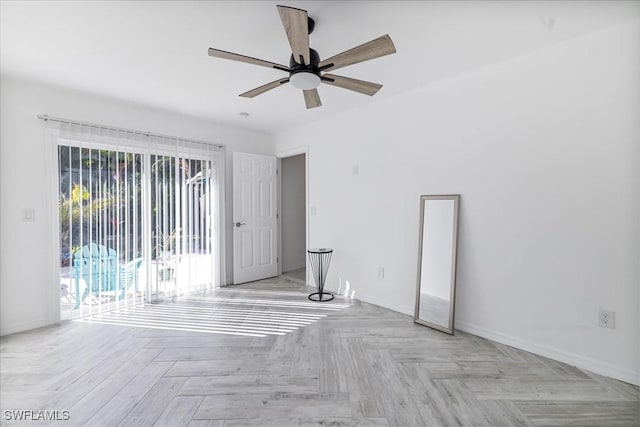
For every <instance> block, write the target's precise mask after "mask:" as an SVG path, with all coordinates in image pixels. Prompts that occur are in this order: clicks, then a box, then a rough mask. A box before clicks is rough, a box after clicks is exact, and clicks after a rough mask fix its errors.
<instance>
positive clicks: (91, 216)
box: [57, 139, 220, 319]
mask: <svg viewBox="0 0 640 427" xmlns="http://www.w3.org/2000/svg"><path fill="white" fill-rule="evenodd" d="M57 155H58V162H57V163H58V183H59V189H58V190H59V192H58V214H59V236H60V242H59V245H60V246H59V247H60V297H61V299H60V304H61V305H60V307H61V310H60V312H61V318H62V319H69V318H78V317H82V316H93V315H99V314H100V313H102V312H104V311H109V310H113V309H119V308H125V307H129V306H133V305H139V304H143V303H145V302H150V303H154V302H159V301H161V300H162V299H165V298H172V297H175V296H178V295H183V294H188V293H191V292H194V291H202V290H206V289H209V288H211V287H213V286H216V285H217V284H219V280H218V279H219V276H220V273H219V266H220V260H219V256H218V253H219V246H220V239H219V233H218V227H217V222H216V221H218V219H219V216H218V211H219V201H220V195H219V190H218V189H219V188H220V185H219V182H217V177H219V176H220V171H219V170H217V169H218V167H219V163H220V156H218V162H216V161H215V160H216V159H215V158H214V157H213V156H209V155H207V153H206V152H194V150H186V149H184V147H183V149H180V147H177V146H176V147H173V148H172V149H167V147H166V146H162V145H158V147H157V149H155V150H154V149H153V148H149V147H145V148H142V147H135V146H132V147H124V148H123V146H122V144H120V145H118V146H116V145H114V146H113V147H109V146H108V145H105V144H95V143H91V142H87V141H78V140H73V139H58V152H57ZM216 163H218V164H216Z"/></svg>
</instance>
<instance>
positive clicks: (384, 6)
mask: <svg viewBox="0 0 640 427" xmlns="http://www.w3.org/2000/svg"><path fill="white" fill-rule="evenodd" d="M276 4H284V5H287V6H293V7H298V8H301V9H305V10H308V12H309V15H310V16H311V17H313V18H314V19H315V20H316V29H315V31H314V33H313V34H312V35H311V36H310V40H311V47H313V48H314V49H316V50H317V51H318V52H319V53H320V56H321V58H327V57H329V56H332V55H334V54H336V53H339V52H342V51H344V50H347V49H349V48H351V47H354V46H356V45H359V44H361V43H364V42H367V41H369V40H371V39H374V38H376V37H378V36H380V35H383V34H389V35H390V36H391V38H392V39H393V41H394V43H395V46H396V48H397V51H398V52H397V54H395V55H390V56H387V57H383V58H378V59H375V60H372V61H369V62H365V63H361V64H356V65H353V66H350V67H347V68H344V69H341V70H339V72H337V73H336V74H339V75H344V76H347V77H355V78H359V79H362V80H368V81H372V82H376V83H381V84H383V85H384V87H383V88H382V90H381V91H380V92H379V93H378V94H377V95H375V96H374V97H368V96H366V95H361V94H358V93H355V92H351V91H348V90H344V89H340V88H336V87H332V86H329V85H322V86H321V87H320V89H319V91H320V97H321V99H322V103H323V106H322V107H320V108H316V109H313V110H306V109H305V106H304V100H303V97H302V94H301V93H300V91H299V90H297V89H295V88H293V87H292V86H291V85H285V86H283V87H281V88H277V89H274V90H272V91H270V92H267V93H265V94H263V95H261V96H258V97H257V98H254V99H246V98H240V97H238V94H240V93H242V92H245V91H247V90H249V89H252V88H254V87H257V86H260V85H262V84H264V83H267V82H270V81H273V80H276V79H278V78H281V77H285V76H286V73H283V72H280V71H277V70H270V69H268V68H264V67H258V66H254V65H249V64H244V63H239V62H233V61H226V60H222V59H217V58H211V57H209V56H208V55H207V48H209V47H215V48H219V49H223V50H228V51H233V52H237V53H241V54H244V55H248V56H253V57H257V58H260V59H265V60H268V61H273V62H277V63H283V64H288V58H289V55H290V48H289V46H288V43H287V38H286V36H285V33H284V30H283V28H282V24H281V23H280V19H279V16H278V13H277V10H276V7H275V6H276ZM1 7H2V9H1V11H0V12H1V25H0V29H1V39H0V41H1V45H0V52H1V56H0V60H1V72H2V75H3V76H5V75H6V76H14V77H16V76H17V77H21V78H25V79H30V80H36V81H42V82H45V83H50V84H54V85H59V86H64V87H68V88H72V89H76V90H80V91H84V92H90V93H93V94H98V95H102V96H107V97H111V98H116V99H120V100H125V101H128V102H131V103H135V104H141V105H147V106H150V107H153V108H160V109H166V110H170V111H175V112H179V113H182V114H187V115H192V116H198V117H203V118H206V119H209V120H213V121H216V122H221V123H227V124H231V125H234V126H241V127H246V128H249V129H254V130H261V131H266V132H279V131H283V130H286V129H289V128H291V127H295V126H299V125H302V124H305V123H309V122H311V121H315V120H318V119H320V118H323V117H326V116H329V115H335V114H337V113H340V112H343V111H346V110H349V109H353V108H358V107H360V106H363V105H365V104H367V103H371V102H378V101H379V100H380V99H383V98H385V97H389V96H394V95H396V94H398V93H401V92H404V91H408V90H411V89H414V88H417V87H421V86H425V85H427V84H429V83H430V82H433V81H436V80H439V79H443V78H447V77H451V76H454V75H457V74H460V73H464V72H467V71H470V70H473V69H477V68H479V67H482V66H485V65H488V64H492V63H495V62H498V61H503V60H506V59H509V58H512V57H515V56H518V55H522V54H524V53H527V52H530V51H532V50H535V49H539V48H542V47H545V46H549V45H551V44H554V43H559V42H562V41H564V40H567V39H570V38H572V37H576V36H579V35H581V34H585V33H588V32H592V31H596V30H599V29H602V28H604V27H607V26H610V25H614V24H617V23H620V22H623V21H626V20H631V19H634V18H637V17H638V16H640V2H638V1H627V2H612V1H603V2H596V1H586V2H577V1H567V2H564V1H563V2H559V1H549V2H543V1H532V2H523V1H518V2H516V1H514V2H453V1H443V2H420V1H406V2H402V1H390V2H383V1H366V2H365V1H340V2H338V1H287V0H282V1H279V2H274V1H194V2H187V1H176V2H172V1H158V2H151V1H149V2H134V1H129V2H116V1H107V2H92V1H84V2H83V1H71V2H56V1H45V2H36V1H24V2H10V1H2V5H1ZM239 112H248V113H250V117H249V118H246V119H244V118H242V117H241V116H240V115H239V114H238V113H239Z"/></svg>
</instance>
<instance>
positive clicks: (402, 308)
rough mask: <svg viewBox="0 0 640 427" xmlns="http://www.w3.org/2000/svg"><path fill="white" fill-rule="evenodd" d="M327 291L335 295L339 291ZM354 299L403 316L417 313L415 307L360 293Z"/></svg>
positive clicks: (329, 289) (328, 289)
mask: <svg viewBox="0 0 640 427" xmlns="http://www.w3.org/2000/svg"><path fill="white" fill-rule="evenodd" d="M325 289H326V290H327V291H329V292H332V293H334V294H338V290H337V289H331V288H328V287H325ZM353 298H354V299H357V300H360V301H363V302H366V303H369V304H373V305H377V306H379V307H382V308H387V309H389V310H393V311H397V312H398V313H402V314H406V315H408V316H413V314H414V312H415V307H413V306H409V305H406V304H400V303H398V302H396V301H392V300H388V299H383V298H377V297H372V296H370V295H365V294H362V293H359V292H356V294H355V295H354V296H353Z"/></svg>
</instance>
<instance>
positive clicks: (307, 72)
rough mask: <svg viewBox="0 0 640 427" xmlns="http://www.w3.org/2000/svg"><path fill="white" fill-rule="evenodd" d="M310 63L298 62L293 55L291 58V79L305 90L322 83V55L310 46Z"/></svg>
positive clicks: (295, 85)
mask: <svg viewBox="0 0 640 427" xmlns="http://www.w3.org/2000/svg"><path fill="white" fill-rule="evenodd" d="M309 59H310V61H311V63H310V64H300V63H298V62H296V60H295V59H294V57H293V55H291V59H289V68H290V71H289V81H290V82H291V84H292V85H293V86H294V87H296V88H298V89H303V90H308V89H315V88H316V87H318V85H319V84H320V68H319V67H318V64H319V63H320V55H319V54H318V52H317V51H316V50H314V49H311V48H309Z"/></svg>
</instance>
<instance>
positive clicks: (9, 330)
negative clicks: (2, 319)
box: [0, 318, 55, 336]
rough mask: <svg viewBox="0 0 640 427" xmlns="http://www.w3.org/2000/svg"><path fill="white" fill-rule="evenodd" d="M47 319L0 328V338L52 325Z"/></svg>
mask: <svg viewBox="0 0 640 427" xmlns="http://www.w3.org/2000/svg"><path fill="white" fill-rule="evenodd" d="M54 323H55V322H51V321H50V320H49V319H48V318H41V319H37V320H30V321H28V322H21V323H14V324H13V325H9V326H7V327H4V325H3V327H0V336H5V335H11V334H15V333H18V332H24V331H29V330H31V329H36V328H42V327H43V326H49V325H52V324H54Z"/></svg>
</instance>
